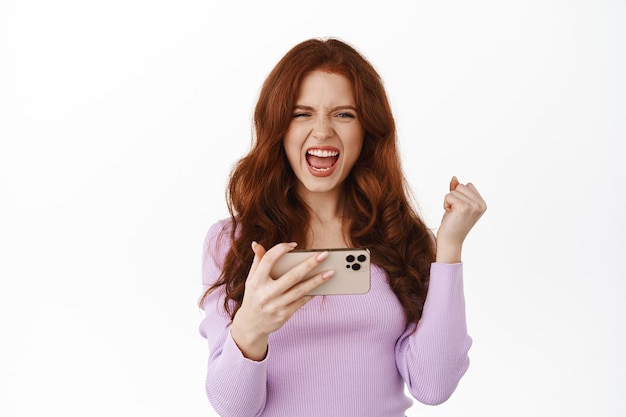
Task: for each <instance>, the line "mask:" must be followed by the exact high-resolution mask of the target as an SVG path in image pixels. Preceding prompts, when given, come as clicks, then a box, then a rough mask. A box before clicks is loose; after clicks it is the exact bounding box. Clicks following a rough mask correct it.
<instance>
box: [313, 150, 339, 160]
mask: <svg viewBox="0 0 626 417" xmlns="http://www.w3.org/2000/svg"><path fill="white" fill-rule="evenodd" d="M307 154H309V155H312V156H317V157H318V158H329V157H331V156H337V155H339V152H337V151H327V150H322V149H311V150H309V151H307Z"/></svg>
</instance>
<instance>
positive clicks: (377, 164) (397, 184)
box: [200, 38, 435, 324]
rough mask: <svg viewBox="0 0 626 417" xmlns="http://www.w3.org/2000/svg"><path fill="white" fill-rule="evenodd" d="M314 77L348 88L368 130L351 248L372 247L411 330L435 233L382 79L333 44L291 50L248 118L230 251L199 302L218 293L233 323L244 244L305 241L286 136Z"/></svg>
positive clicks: (351, 178)
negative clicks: (337, 79) (414, 190)
mask: <svg viewBox="0 0 626 417" xmlns="http://www.w3.org/2000/svg"><path fill="white" fill-rule="evenodd" d="M314 70H324V71H328V72H331V73H337V74H341V75H343V76H345V77H347V78H348V79H349V80H350V82H351V83H352V86H353V91H354V95H355V97H354V98H355V101H356V108H357V109H356V110H357V113H358V118H359V120H360V122H361V124H362V126H363V129H364V131H365V136H364V140H363V146H362V150H361V154H360V156H359V158H358V160H357V162H356V164H355V165H354V167H353V168H352V171H351V173H350V174H349V175H348V177H347V178H346V180H345V182H344V184H343V186H344V188H345V190H344V194H343V195H344V196H345V208H344V219H345V220H344V222H346V224H345V226H346V230H348V231H349V232H348V233H349V239H350V241H351V244H352V245H353V246H359V247H367V248H369V249H370V251H371V256H372V262H373V263H375V264H376V265H378V266H379V267H381V268H382V269H383V270H384V271H385V272H386V275H387V280H388V283H389V285H390V287H391V288H392V290H393V291H394V293H395V294H396V296H397V297H398V299H399V301H400V303H401V304H402V306H403V308H404V312H405V315H406V320H407V324H408V323H417V321H418V320H419V319H420V317H421V314H422V309H423V306H424V301H425V299H426V292H427V287H428V280H429V274H430V264H431V262H433V260H434V258H435V249H434V243H433V239H432V234H431V232H430V231H429V230H428V228H427V227H426V225H425V224H424V222H423V221H422V219H421V218H420V216H419V215H418V214H417V212H416V210H415V208H414V207H413V205H412V199H411V198H410V192H409V190H408V187H407V182H406V179H405V177H404V174H403V172H402V168H401V162H400V157H399V153H398V148H397V139H396V127H395V121H394V118H393V115H392V113H391V108H390V106H389V102H388V100H387V95H386V92H385V89H384V87H383V83H382V80H381V78H380V76H379V75H378V73H377V72H376V70H375V69H374V67H373V66H372V65H371V64H370V63H369V62H368V61H367V60H366V59H365V58H364V57H363V56H362V55H361V54H360V53H359V52H357V50H356V49H355V48H353V47H352V46H350V45H348V44H346V43H344V42H342V41H340V40H337V39H332V38H331V39H325V40H321V39H310V40H307V41H304V42H302V43H300V44H298V45H296V46H295V47H293V48H292V49H291V50H290V51H289V52H287V54H286V55H285V56H284V57H283V58H282V59H281V60H280V61H279V62H278V64H277V65H276V66H275V67H274V69H273V70H272V71H271V73H270V74H269V76H268V77H267V79H266V80H265V82H264V84H263V86H262V89H261V92H260V94H259V99H258V102H257V105H256V108H255V112H254V133H255V141H254V143H253V144H252V149H251V150H250V152H249V153H248V154H247V155H246V156H245V157H243V158H242V159H241V160H240V161H239V162H238V163H237V164H236V165H235V167H234V169H233V171H232V172H231V176H230V181H229V184H228V188H227V203H228V209H229V212H230V216H231V218H232V222H231V230H230V238H231V248H230V250H229V251H228V253H227V255H226V257H225V260H224V265H223V267H222V274H221V276H220V277H219V278H218V280H217V281H216V282H215V283H214V284H213V285H212V286H211V287H210V288H208V290H207V292H205V294H204V296H203V297H202V298H203V299H204V297H205V296H206V294H208V293H209V292H210V291H212V290H214V289H216V288H218V287H221V286H224V290H225V293H226V297H225V300H224V308H225V309H226V311H227V312H228V313H229V314H230V315H231V318H232V317H234V315H235V313H236V312H237V310H238V309H239V307H240V306H241V302H242V300H243V295H244V290H245V282H246V277H247V276H248V272H249V270H250V267H251V265H252V261H253V258H254V254H253V252H252V250H251V249H250V243H251V242H252V241H257V242H259V243H261V244H262V245H263V246H264V247H265V248H268V249H269V248H270V247H272V246H274V245H275V244H277V243H279V242H289V241H295V242H305V241H306V233H307V230H306V228H303V227H302V225H307V224H309V216H310V213H309V210H308V209H307V207H306V205H305V203H304V202H303V201H302V200H301V199H300V197H299V196H298V194H297V192H296V177H295V174H294V173H293V171H292V169H291V167H290V165H289V162H288V160H287V156H286V154H285V150H284V147H283V137H284V135H285V132H286V131H287V128H288V127H289V123H290V121H291V119H292V112H293V107H294V105H295V100H296V97H297V94H298V88H299V86H300V82H301V80H302V78H303V77H304V76H305V75H306V74H308V73H310V72H311V71H314ZM202 301H203V300H201V301H200V303H201V305H202Z"/></svg>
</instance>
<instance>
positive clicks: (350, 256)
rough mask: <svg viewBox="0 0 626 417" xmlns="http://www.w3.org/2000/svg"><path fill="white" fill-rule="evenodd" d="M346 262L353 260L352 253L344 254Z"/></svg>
mask: <svg viewBox="0 0 626 417" xmlns="http://www.w3.org/2000/svg"><path fill="white" fill-rule="evenodd" d="M346 262H354V255H348V256H346Z"/></svg>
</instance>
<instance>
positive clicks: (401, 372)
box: [200, 221, 471, 417]
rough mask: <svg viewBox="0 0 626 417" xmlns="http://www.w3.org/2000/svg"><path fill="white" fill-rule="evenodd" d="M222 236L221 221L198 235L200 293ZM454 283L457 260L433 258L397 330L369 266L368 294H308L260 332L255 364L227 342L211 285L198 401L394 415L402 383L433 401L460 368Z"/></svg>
mask: <svg viewBox="0 0 626 417" xmlns="http://www.w3.org/2000/svg"><path fill="white" fill-rule="evenodd" d="M229 233H230V223H228V221H222V222H219V223H217V224H216V225H214V226H212V227H211V229H210V230H209V233H208V234H207V238H206V239H205V246H204V259H203V267H202V280H203V285H204V288H205V289H206V288H208V287H209V286H210V285H211V284H213V283H214V282H216V281H217V280H218V279H219V277H220V274H221V272H222V268H223V261H224V258H225V255H226V253H227V251H228V250H229V248H230V236H229ZM462 284H463V283H462V268H461V264H454V265H445V264H436V263H435V264H433V265H432V266H431V276H430V288H429V290H428V294H427V298H426V304H425V306H424V311H423V314H422V318H421V320H420V322H419V323H418V325H417V327H415V326H411V327H409V328H408V329H407V328H406V326H405V316H404V310H403V308H402V305H401V304H400V301H399V300H398V298H397V296H396V295H395V294H394V292H393V291H392V289H391V287H390V286H389V284H388V282H387V278H386V274H385V271H384V270H383V269H382V268H380V267H379V266H377V265H372V268H371V287H370V291H369V292H368V293H366V294H358V295H337V296H325V297H314V298H313V299H312V300H311V301H309V302H308V303H307V304H306V305H305V306H303V307H302V308H300V309H299V310H298V311H296V312H295V313H294V315H293V316H292V317H291V318H290V319H289V320H288V321H287V322H286V323H285V325H284V326H283V327H281V328H280V329H279V330H277V331H276V332H274V333H272V334H271V335H270V340H269V344H270V348H269V351H268V354H267V356H266V358H265V359H264V360H263V361H260V362H255V361H251V360H248V359H246V358H245V357H244V356H243V355H242V353H241V351H240V350H239V348H238V347H237V345H236V344H235V342H234V340H233V339H232V337H231V334H230V324H231V320H230V316H229V315H228V314H227V312H226V311H225V309H224V296H225V294H224V290H223V289H222V288H221V287H220V288H217V289H215V290H213V291H212V292H211V293H210V294H209V295H208V296H207V297H206V298H205V300H204V304H203V305H204V310H205V317H204V318H203V320H202V322H201V324H200V333H201V335H202V336H204V337H205V338H206V339H207V342H208V347H209V360H208V366H207V379H206V393H207V397H208V399H209V401H210V402H211V405H212V406H213V408H214V410H215V411H216V412H217V413H218V414H219V415H220V416H222V417H292V416H307V417H317V416H320V417H321V416H338V415H355V416H359V417H403V416H404V415H406V410H407V408H409V407H410V406H411V403H412V401H411V399H410V398H408V397H407V396H406V395H405V384H406V386H408V390H409V392H410V393H411V394H412V396H413V397H415V398H416V399H417V400H418V401H420V402H423V403H426V404H437V403H441V402H443V401H445V400H446V399H447V398H448V397H449V396H450V395H451V394H452V392H453V391H454V389H455V388H456V386H457V384H458V382H459V380H460V378H461V376H462V375H463V374H464V372H465V371H466V370H467V367H468V357H467V352H468V349H469V347H470V345H471V339H470V338H469V336H468V335H467V330H466V324H465V306H464V295H463V285H462ZM413 330H415V331H413Z"/></svg>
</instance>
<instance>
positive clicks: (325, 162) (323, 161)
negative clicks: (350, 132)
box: [306, 155, 337, 169]
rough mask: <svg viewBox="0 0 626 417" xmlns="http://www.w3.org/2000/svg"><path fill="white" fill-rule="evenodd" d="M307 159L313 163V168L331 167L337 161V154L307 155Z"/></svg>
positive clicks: (310, 163)
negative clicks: (324, 156) (325, 156)
mask: <svg viewBox="0 0 626 417" xmlns="http://www.w3.org/2000/svg"><path fill="white" fill-rule="evenodd" d="M306 159H307V161H308V162H309V165H311V166H312V167H313V168H320V169H324V168H330V167H332V166H333V165H335V162H337V157H336V156H329V157H327V158H320V157H319V156H313V155H307V158H306Z"/></svg>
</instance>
